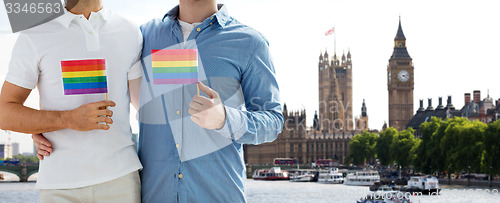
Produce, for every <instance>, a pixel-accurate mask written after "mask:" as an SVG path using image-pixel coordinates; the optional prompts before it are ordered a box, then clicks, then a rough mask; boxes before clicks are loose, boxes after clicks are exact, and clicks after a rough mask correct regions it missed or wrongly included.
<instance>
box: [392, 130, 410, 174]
mask: <svg viewBox="0 0 500 203" xmlns="http://www.w3.org/2000/svg"><path fill="white" fill-rule="evenodd" d="M413 133H414V130H413V129H412V128H408V129H406V130H403V131H401V132H399V133H398V134H396V136H394V139H393V142H392V144H391V146H390V154H391V157H392V158H394V161H396V163H397V164H398V165H399V166H400V167H401V168H405V167H407V166H409V165H410V164H411V163H412V161H413V158H414V157H415V156H412V154H411V153H412V152H411V151H412V149H413V151H415V149H414V148H415V147H414V146H415V145H416V144H417V140H416V139H415V136H414V135H413Z"/></svg>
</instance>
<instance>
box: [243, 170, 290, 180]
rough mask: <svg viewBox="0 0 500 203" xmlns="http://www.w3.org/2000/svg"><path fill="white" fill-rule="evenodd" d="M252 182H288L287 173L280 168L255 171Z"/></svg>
mask: <svg viewBox="0 0 500 203" xmlns="http://www.w3.org/2000/svg"><path fill="white" fill-rule="evenodd" d="M252 179H254V180H288V179H289V176H288V171H285V170H281V168H280V167H272V168H270V169H257V170H255V171H254V173H253V175H252Z"/></svg>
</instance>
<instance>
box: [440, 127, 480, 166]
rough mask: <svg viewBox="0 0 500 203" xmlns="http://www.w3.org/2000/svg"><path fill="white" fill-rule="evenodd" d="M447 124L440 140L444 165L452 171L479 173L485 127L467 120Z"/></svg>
mask: <svg viewBox="0 0 500 203" xmlns="http://www.w3.org/2000/svg"><path fill="white" fill-rule="evenodd" d="M447 122H449V123H448V126H447V127H446V130H445V132H444V136H443V138H442V140H441V148H442V150H443V153H444V154H445V157H446V159H445V160H446V161H445V162H446V165H447V166H449V168H450V170H452V171H462V170H465V171H468V172H471V171H480V169H481V168H480V167H481V161H482V159H483V148H484V146H483V145H484V132H485V130H486V128H487V125H486V124H484V123H482V122H479V121H469V120H468V119H467V118H453V119H450V120H448V121H447Z"/></svg>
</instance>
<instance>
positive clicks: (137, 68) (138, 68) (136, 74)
mask: <svg viewBox="0 0 500 203" xmlns="http://www.w3.org/2000/svg"><path fill="white" fill-rule="evenodd" d="M137 35H138V39H137V40H138V42H139V43H138V46H137V49H136V53H137V57H136V58H135V59H134V62H133V64H132V67H130V70H129V72H128V80H133V79H137V78H140V77H142V75H143V72H142V63H141V56H142V46H143V37H142V34H141V31H140V30H139V28H137Z"/></svg>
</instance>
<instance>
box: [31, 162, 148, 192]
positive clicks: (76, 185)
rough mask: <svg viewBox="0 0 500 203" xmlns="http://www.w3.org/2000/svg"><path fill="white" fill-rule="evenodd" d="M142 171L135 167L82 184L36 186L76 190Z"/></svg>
mask: <svg viewBox="0 0 500 203" xmlns="http://www.w3.org/2000/svg"><path fill="white" fill-rule="evenodd" d="M141 169H142V166H134V167H132V168H130V169H129V170H122V171H120V173H116V174H113V175H110V176H108V177H102V178H98V179H94V180H90V181H82V182H76V183H74V182H73V183H68V184H39V183H38V182H37V183H36V185H35V188H36V189H41V190H57V189H74V188H81V187H87V186H91V185H97V184H101V183H105V182H108V181H112V180H115V179H118V178H120V177H122V176H125V175H127V174H129V173H132V172H134V171H139V170H141Z"/></svg>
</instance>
